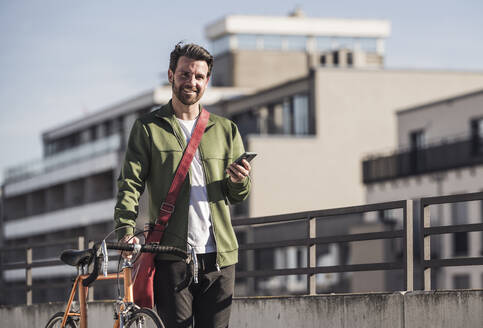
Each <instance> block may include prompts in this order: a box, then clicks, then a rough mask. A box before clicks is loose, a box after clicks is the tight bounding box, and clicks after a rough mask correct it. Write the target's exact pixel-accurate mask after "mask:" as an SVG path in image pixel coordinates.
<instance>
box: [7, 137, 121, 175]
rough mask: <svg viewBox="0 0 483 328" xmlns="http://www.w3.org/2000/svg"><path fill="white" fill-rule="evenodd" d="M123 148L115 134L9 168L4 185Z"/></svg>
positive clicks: (119, 138)
mask: <svg viewBox="0 0 483 328" xmlns="http://www.w3.org/2000/svg"><path fill="white" fill-rule="evenodd" d="M120 147H121V135H120V134H113V135H111V136H109V137H107V138H103V139H99V140H96V141H94V142H90V143H86V144H83V145H80V146H78V147H75V148H71V149H68V150H65V151H63V152H61V153H58V154H55V155H52V156H48V157H45V158H43V159H40V160H35V161H30V162H28V163H25V164H21V165H17V166H15V167H11V168H7V170H6V171H5V174H4V176H5V180H4V184H8V183H14V182H18V181H22V180H25V179H28V178H31V177H34V176H37V175H41V174H45V173H47V172H51V171H53V170H58V169H59V168H62V167H65V166H68V165H70V164H72V163H78V162H80V161H84V160H87V159H91V158H93V157H96V156H98V155H101V154H106V153H109V152H112V151H116V150H118V149H119V148H120Z"/></svg>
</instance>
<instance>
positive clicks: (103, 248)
mask: <svg viewBox="0 0 483 328" xmlns="http://www.w3.org/2000/svg"><path fill="white" fill-rule="evenodd" d="M101 253H102V259H103V261H104V263H102V274H104V277H107V268H108V266H109V255H108V254H107V245H106V240H105V239H104V240H103V241H102V243H101Z"/></svg>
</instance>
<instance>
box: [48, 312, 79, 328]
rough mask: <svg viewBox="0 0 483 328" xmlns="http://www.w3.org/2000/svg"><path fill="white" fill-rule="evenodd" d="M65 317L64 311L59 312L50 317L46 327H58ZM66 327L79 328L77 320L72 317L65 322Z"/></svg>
mask: <svg viewBox="0 0 483 328" xmlns="http://www.w3.org/2000/svg"><path fill="white" fill-rule="evenodd" d="M63 318H64V312H57V313H56V314H54V315H53V316H52V317H50V319H49V321H48V322H47V325H45V328H57V327H59V328H60V326H61V325H62V319H63ZM65 327H66V328H77V321H76V320H74V319H73V318H72V317H68V318H67V321H66V323H65Z"/></svg>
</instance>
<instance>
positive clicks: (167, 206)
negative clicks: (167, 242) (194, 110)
mask: <svg viewBox="0 0 483 328" xmlns="http://www.w3.org/2000/svg"><path fill="white" fill-rule="evenodd" d="M209 117H210V113H209V112H208V111H207V110H206V109H204V108H203V109H202V110H201V113H200V116H199V118H198V121H197V122H196V126H195V129H194V131H193V133H192V134H191V139H190V141H189V143H188V145H187V146H186V149H185V151H184V154H183V157H182V158H181V162H180V163H179V166H178V168H177V169H176V173H175V176H174V178H173V181H172V182H171V187H170V188H169V191H168V194H167V196H166V199H165V200H164V202H162V203H161V208H160V209H159V215H158V220H157V221H156V225H155V226H154V229H153V231H152V232H153V233H152V235H153V236H152V238H149V239H151V240H152V241H159V240H160V239H161V235H162V231H163V230H164V226H165V225H166V223H167V222H168V220H169V218H170V217H171V214H172V213H173V212H174V206H175V203H176V199H177V198H178V194H179V191H180V190H181V186H182V185H183V182H184V180H185V178H186V174H187V173H188V170H189V168H190V166H191V162H192V160H193V157H194V156H195V153H196V149H198V145H199V144H200V141H201V137H202V136H203V133H204V132H205V128H206V124H207V123H208V119H209ZM157 232H159V238H156V235H158V234H157Z"/></svg>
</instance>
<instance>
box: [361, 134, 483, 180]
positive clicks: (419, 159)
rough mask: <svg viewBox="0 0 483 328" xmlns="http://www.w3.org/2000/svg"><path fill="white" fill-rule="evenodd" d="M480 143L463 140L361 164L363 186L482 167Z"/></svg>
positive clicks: (481, 142) (403, 152) (482, 148)
mask: <svg viewBox="0 0 483 328" xmlns="http://www.w3.org/2000/svg"><path fill="white" fill-rule="evenodd" d="M482 145H483V140H480V139H474V138H470V139H464V140H458V141H452V142H447V143H440V144H437V145H429V146H427V147H425V148H421V149H413V150H406V151H400V152H397V153H394V154H392V155H389V156H379V157H373V158H368V159H366V160H364V161H363V162H362V171H363V174H362V175H363V178H362V179H363V182H364V183H373V182H378V181H385V180H389V179H395V178H401V177H406V176H410V175H415V174H423V173H431V172H437V171H443V170H448V169H455V168H459V167H465V166H471V165H477V164H481V163H483V147H482Z"/></svg>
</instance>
